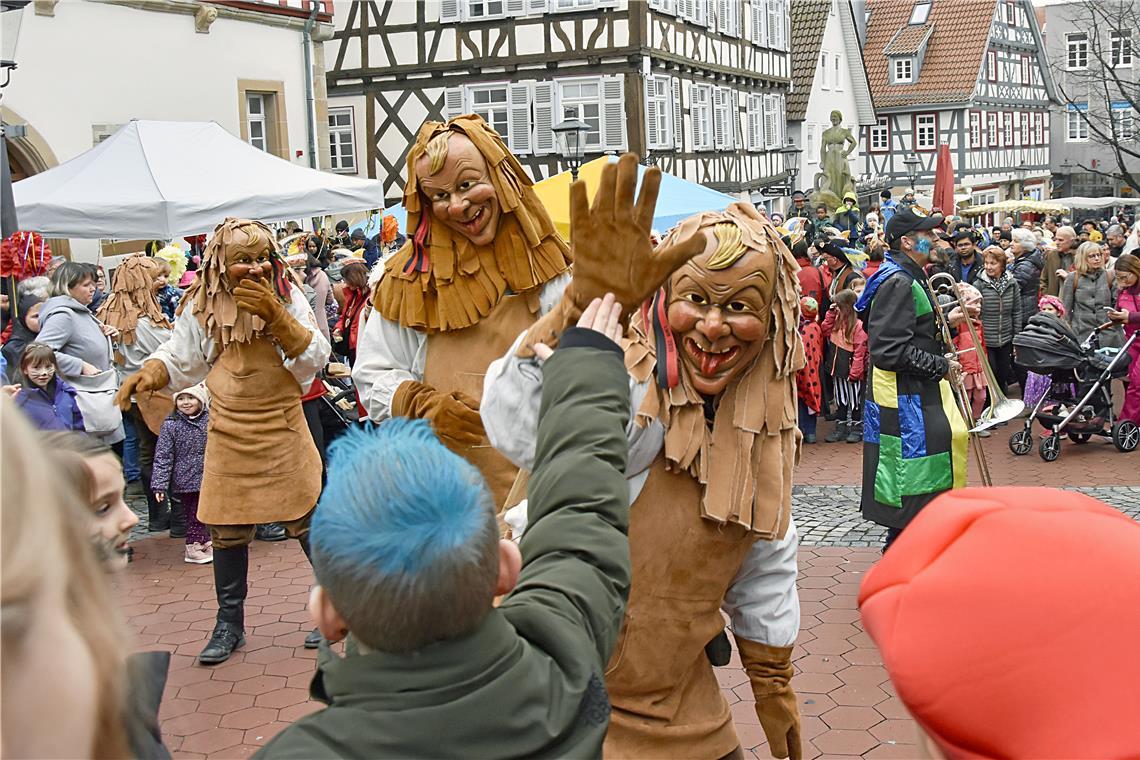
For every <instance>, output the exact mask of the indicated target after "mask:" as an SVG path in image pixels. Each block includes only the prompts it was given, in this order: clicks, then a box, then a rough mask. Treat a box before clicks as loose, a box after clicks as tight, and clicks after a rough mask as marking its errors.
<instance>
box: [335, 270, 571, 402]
mask: <svg viewBox="0 0 1140 760" xmlns="http://www.w3.org/2000/svg"><path fill="white" fill-rule="evenodd" d="M569 282H570V275H569V274H562V275H559V276H558V277H555V278H554V279H553V280H550V281H549V282H547V283H546V284H545V285H543V286H542V290H541V291H540V293H539V314H538V315H539V316H540V317H541V316H543V315H544V314H546V313H547V312H549V311H550V310H551V309H553V308H554V307H555V305H556V304H557V303H558V301H559V300H560V299H561V298H562V291H563V290H565V289H566V286H567V285H568V284H569ZM426 360H427V335H426V334H425V333H422V332H420V331H419V330H413V329H412V328H410V327H402V326H400V325H399V324H397V323H396V322H392V321H390V320H387V319H385V318H384V317H382V316H381V315H380V314H378V313H375V312H374V313H373V314H372V315H371V316H369V318H368V321H367V322H365V323H364V325H363V326H362V327H361V329H360V335H359V336H358V338H357V344H356V364H355V365H353V367H352V382H353V384H354V385H355V386H356V390H357V393H359V394H360V401H361V403H362V404H364V408H365V409H366V410H367V411H368V418H369V419H371V420H372V421H373V422H383V421H384V420H386V419H388V418H389V417H391V416H392V396H393V395H394V394H395V393H396V389H397V388H399V387H400V384H401V383H404V382H406V381H408V380H415V381H417V382H422V381H423V379H424V363H425V361H426Z"/></svg>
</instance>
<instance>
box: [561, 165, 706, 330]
mask: <svg viewBox="0 0 1140 760" xmlns="http://www.w3.org/2000/svg"><path fill="white" fill-rule="evenodd" d="M637 163H638V162H637V156H635V155H633V154H632V153H627V154H625V155H624V156H622V157H621V159H619V160H618V162H617V163H616V164H607V165H606V166H605V167H604V168H603V169H602V178H601V181H600V184H599V186H598V192H597V195H595V196H594V204H593V206H590V203H589V200H588V199H587V196H586V185H585V183H584V182H575V183H574V184H573V185H571V186H570V241H571V247H572V248H573V252H574V279H573V280H572V281H571V283H570V285H569V286H568V287H567V289H566V292H567V294H568V295H569V296H570V300H571V301H572V302H573V304H574V305H575V306H577V307H578V310H579V312H581V311H582V310H584V309H585V308H586V307H587V306H589V305H590V301H592V300H593V299H595V298H601V297H602V296H604V295H605V294H606V293H613V294H614V296H616V298H617V302H618V303H620V304H621V307H622V321H623V323H624V321H625V319H626V318H628V317H629V315H630V314H632V313H633V312H634V311H636V310H637V309H638V308H639V307H640V306H641V304H642V302H643V301H645V299H647V298H649V297H650V296H651V295H653V293H654V292H656V291H657V289H658V288H659V287H661V285H662V284H663V283H664V282H665V280H666V279H668V277H669V275H671V274H672V273H673V272H674V271H676V270H677V268H678V267H680V266H681V265H682V264H684V263H685V262H686V261H688V260H689V259H691V258H693V257H694V256H696V255H697V254H698V253H700V252H701V251H703V250H704V248H705V243H706V240H705V236H704V234H703V233H699V234H694V235H691V236H689V237H687V238H685V239H683V240H677V241H674V242H673V243H672V244H670V245H669V246H668V247H664V246H662V247H659V248H658V249H657V250H656V251H655V250H653V246H652V245H651V244H650V242H649V233H650V231H651V230H652V228H653V211H654V209H655V208H656V207H657V193H658V191H659V190H660V188H661V170H660V169H658V168H657V167H655V166H651V167H649V168H648V169H646V170H645V176H644V177H643V178H642V181H641V195H640V196H639V197H638V198H637V203H636V205H635V204H634V198H633V193H634V190H635V189H636V188H637Z"/></svg>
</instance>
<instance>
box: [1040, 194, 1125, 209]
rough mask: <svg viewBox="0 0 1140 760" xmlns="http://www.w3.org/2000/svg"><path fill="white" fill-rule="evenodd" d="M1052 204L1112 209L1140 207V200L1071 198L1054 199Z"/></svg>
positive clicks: (1073, 207) (1075, 207) (1072, 207)
mask: <svg viewBox="0 0 1140 760" xmlns="http://www.w3.org/2000/svg"><path fill="white" fill-rule="evenodd" d="M1050 202H1051V203H1059V204H1061V205H1062V206H1064V207H1065V208H1069V209H1081V208H1111V207H1113V206H1140V198H1112V197H1105V198H1082V197H1080V196H1071V197H1068V198H1054V199H1053V200H1052V201H1050Z"/></svg>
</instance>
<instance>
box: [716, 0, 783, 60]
mask: <svg viewBox="0 0 1140 760" xmlns="http://www.w3.org/2000/svg"><path fill="white" fill-rule="evenodd" d="M698 2H699V0H698ZM768 47H770V48H774V49H776V50H787V49H788V0H768Z"/></svg>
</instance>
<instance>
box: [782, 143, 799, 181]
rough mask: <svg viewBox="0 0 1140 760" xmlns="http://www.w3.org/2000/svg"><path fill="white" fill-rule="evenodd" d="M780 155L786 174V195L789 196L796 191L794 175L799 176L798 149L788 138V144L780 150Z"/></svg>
mask: <svg viewBox="0 0 1140 760" xmlns="http://www.w3.org/2000/svg"><path fill="white" fill-rule="evenodd" d="M780 155H781V156H783V157H784V169H786V170H787V172H788V195H791V194H792V193H794V192H795V191H796V175H797V174H799V168H800V149H799V148H797V147H796V144H795V143H794V142H793V141H792V139H791V138H790V137H789V138H788V144H787V145H785V146H784V147H782V148H780Z"/></svg>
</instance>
